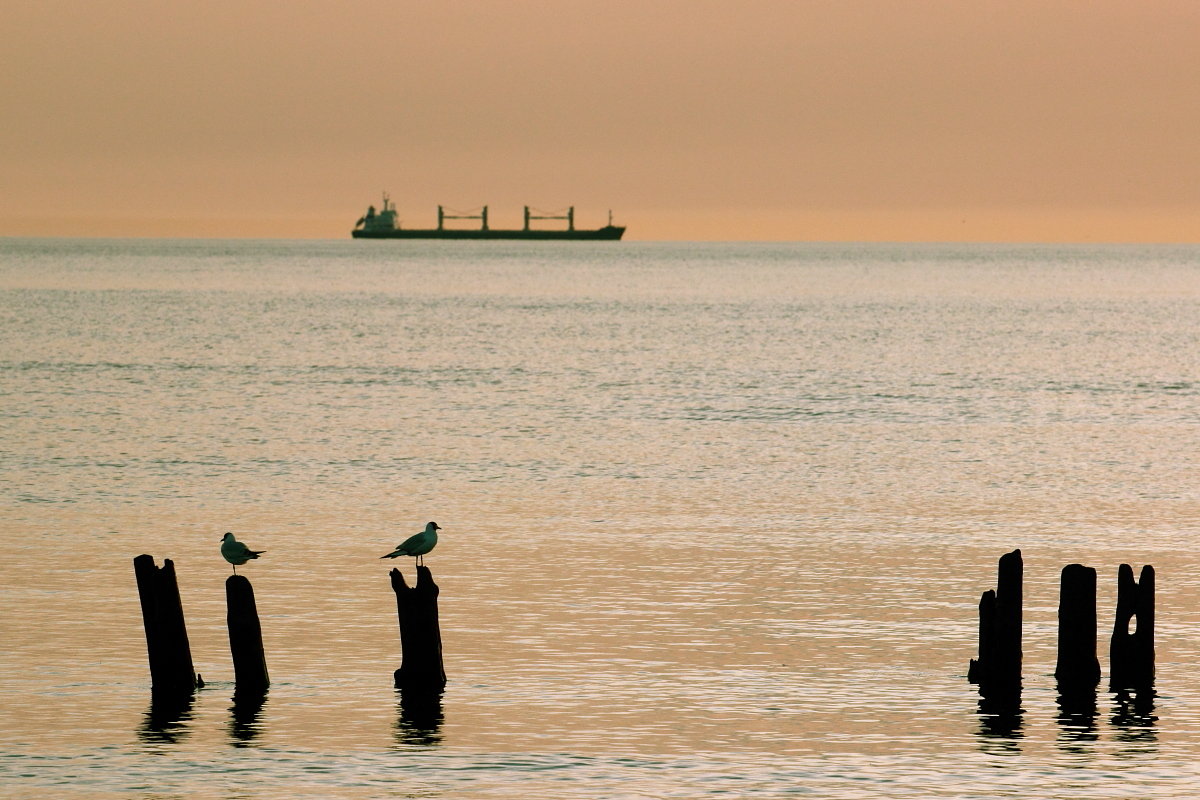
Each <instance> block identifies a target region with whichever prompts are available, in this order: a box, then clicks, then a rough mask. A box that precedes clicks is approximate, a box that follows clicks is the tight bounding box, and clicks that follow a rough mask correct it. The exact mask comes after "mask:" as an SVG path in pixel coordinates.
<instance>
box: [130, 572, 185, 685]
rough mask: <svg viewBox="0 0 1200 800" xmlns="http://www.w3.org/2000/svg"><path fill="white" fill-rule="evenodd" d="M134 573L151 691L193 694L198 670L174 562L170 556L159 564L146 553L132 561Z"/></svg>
mask: <svg viewBox="0 0 1200 800" xmlns="http://www.w3.org/2000/svg"><path fill="white" fill-rule="evenodd" d="M133 572H134V575H135V576H136V577H137V586H138V596H139V598H140V599H141V603H142V622H143V624H144V625H145V628H146V652H147V655H148V657H149V661H150V685H151V691H153V692H154V693H155V694H162V695H165V694H188V695H190V694H191V693H192V692H194V691H195V690H196V673H195V672H194V670H193V668H192V649H191V646H190V645H189V644H188V635H187V626H186V625H185V624H184V620H183V603H182V602H181V601H180V599H179V584H178V582H177V581H176V579H175V563H174V562H173V561H171V559H169V558H168V559H165V560H164V561H163V565H162V566H161V567H158V566H155V564H154V557H153V556H150V555H146V554H143V555H140V556H138V557H137V558H135V559H134V560H133Z"/></svg>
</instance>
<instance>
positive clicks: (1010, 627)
mask: <svg viewBox="0 0 1200 800" xmlns="http://www.w3.org/2000/svg"><path fill="white" fill-rule="evenodd" d="M1023 578H1024V562H1023V561H1022V560H1021V551H1020V550H1014V551H1012V552H1011V553H1006V554H1004V555H1003V556H1001V557H1000V565H999V571H998V575H997V579H996V591H994V592H993V591H990V590H989V591H987V592H984V593H983V596H982V597H981V598H980V600H979V660H978V661H972V662H971V667H970V670H969V672H968V674H967V677H968V680H970V681H971V682H972V683H977V684H979V693H980V694H981V695H983V696H984V697H987V698H991V699H994V700H998V701H1004V702H1008V701H1012V700H1016V701H1018V702H1019V699H1020V694H1021V606H1022V599H1021V595H1022V583H1023Z"/></svg>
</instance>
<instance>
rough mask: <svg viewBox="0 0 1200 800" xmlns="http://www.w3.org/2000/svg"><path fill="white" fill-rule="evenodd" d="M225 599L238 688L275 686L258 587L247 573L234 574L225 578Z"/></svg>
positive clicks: (235, 680) (240, 689)
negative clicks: (256, 599)
mask: <svg viewBox="0 0 1200 800" xmlns="http://www.w3.org/2000/svg"><path fill="white" fill-rule="evenodd" d="M225 602H226V605H227V606H228V614H227V616H226V619H227V621H228V623H229V651H230V653H232V655H233V676H234V677H233V679H234V682H235V684H236V687H237V690H238V691H242V690H251V691H254V690H265V689H266V688H267V687H268V686H270V685H271V678H270V677H269V676H268V675H267V657H266V654H265V653H264V652H263V643H262V626H261V625H259V622H258V607H257V606H256V605H255V603H254V587H253V586H251V585H250V581H249V579H247V578H246V576H245V575H230V576H229V577H228V578H227V579H226V580H225Z"/></svg>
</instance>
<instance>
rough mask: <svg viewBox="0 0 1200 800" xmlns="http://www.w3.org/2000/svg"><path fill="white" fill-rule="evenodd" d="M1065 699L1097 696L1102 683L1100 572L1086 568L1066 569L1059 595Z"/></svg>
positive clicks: (1059, 672)
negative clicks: (1098, 625) (1098, 623)
mask: <svg viewBox="0 0 1200 800" xmlns="http://www.w3.org/2000/svg"><path fill="white" fill-rule="evenodd" d="M1054 677H1055V678H1056V679H1057V680H1058V690H1059V694H1061V695H1077V694H1086V693H1088V692H1095V691H1096V686H1097V684H1099V683H1100V660H1099V659H1098V658H1096V570H1094V569H1092V568H1091V567H1085V566H1083V565H1082V564H1068V565H1067V566H1065V567H1063V571H1062V579H1061V583H1060V584H1059V594H1058V663H1057V665H1056V666H1055V669H1054Z"/></svg>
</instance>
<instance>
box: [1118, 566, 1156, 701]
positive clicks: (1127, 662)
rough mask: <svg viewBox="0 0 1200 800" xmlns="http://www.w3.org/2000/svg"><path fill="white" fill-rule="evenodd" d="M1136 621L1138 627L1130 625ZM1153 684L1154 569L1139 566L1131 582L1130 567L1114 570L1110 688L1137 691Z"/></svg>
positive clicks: (1131, 570) (1131, 568)
mask: <svg viewBox="0 0 1200 800" xmlns="http://www.w3.org/2000/svg"><path fill="white" fill-rule="evenodd" d="M1135 617H1136V618H1137V628H1136V629H1135V630H1134V631H1133V633H1130V632H1129V623H1130V622H1131V621H1132V620H1133V619H1134V618H1135ZM1153 685H1154V567H1152V566H1150V565H1149V564H1147V565H1145V566H1144V567H1142V574H1141V579H1140V580H1138V581H1134V579H1133V567H1131V566H1129V565H1128V564H1122V565H1121V566H1120V568H1119V569H1118V570H1117V619H1116V624H1115V625H1114V626H1113V634H1112V640H1111V642H1110V644H1109V688H1110V689H1111V690H1113V691H1121V690H1125V689H1133V690H1135V691H1140V690H1143V689H1149V688H1150V687H1151V686H1153Z"/></svg>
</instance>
